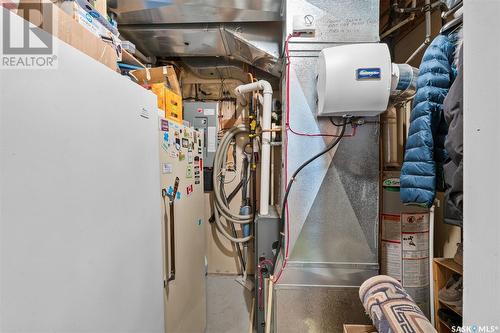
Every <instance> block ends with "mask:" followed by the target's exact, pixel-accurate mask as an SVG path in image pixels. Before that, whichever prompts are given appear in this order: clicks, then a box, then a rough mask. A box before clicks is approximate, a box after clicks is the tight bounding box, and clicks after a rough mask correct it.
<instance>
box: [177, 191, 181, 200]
mask: <svg viewBox="0 0 500 333" xmlns="http://www.w3.org/2000/svg"><path fill="white" fill-rule="evenodd" d="M177 200H181V192H177Z"/></svg>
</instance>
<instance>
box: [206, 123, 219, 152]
mask: <svg viewBox="0 0 500 333" xmlns="http://www.w3.org/2000/svg"><path fill="white" fill-rule="evenodd" d="M216 148H217V129H216V128H215V126H209V127H208V128H207V151H208V152H209V153H213V152H215V150H216Z"/></svg>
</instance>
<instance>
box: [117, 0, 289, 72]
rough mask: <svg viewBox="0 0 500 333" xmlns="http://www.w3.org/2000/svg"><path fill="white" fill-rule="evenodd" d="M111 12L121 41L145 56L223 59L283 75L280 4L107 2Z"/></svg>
mask: <svg viewBox="0 0 500 333" xmlns="http://www.w3.org/2000/svg"><path fill="white" fill-rule="evenodd" d="M109 7H110V10H111V11H113V12H114V13H115V14H116V15H117V20H118V27H119V30H120V33H121V34H122V36H124V37H125V38H126V39H128V40H130V41H131V42H133V43H134V44H135V45H136V46H137V48H138V49H140V50H141V51H142V52H143V53H144V54H145V55H149V56H156V57H159V58H161V57H163V58H171V57H200V56H201V57H226V58H228V59H234V60H239V61H242V62H244V63H246V64H249V65H252V66H254V67H256V68H259V69H261V70H263V71H265V72H267V73H271V74H272V75H274V76H278V77H279V76H280V75H281V73H280V68H281V63H280V61H279V56H280V48H281V39H282V33H281V31H282V22H281V16H280V9H281V2H278V1H272V0H267V1H259V2H258V3H255V2H254V1H238V3H237V4H233V5H232V6H227V4H226V3H225V1H216V0H212V1H181V0H175V1H169V2H166V3H161V4H159V3H158V2H157V1H129V0H111V1H110V2H109ZM228 22H229V23H228Z"/></svg>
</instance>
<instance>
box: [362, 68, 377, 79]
mask: <svg viewBox="0 0 500 333" xmlns="http://www.w3.org/2000/svg"><path fill="white" fill-rule="evenodd" d="M381 72H382V71H381V70H380V68H358V69H357V70H356V80H379V79H380V78H381Z"/></svg>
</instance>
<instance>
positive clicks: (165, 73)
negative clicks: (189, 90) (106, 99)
mask: <svg viewBox="0 0 500 333" xmlns="http://www.w3.org/2000/svg"><path fill="white" fill-rule="evenodd" d="M129 75H130V76H132V77H133V78H134V79H135V80H136V81H137V83H139V84H140V85H143V86H145V87H151V91H152V92H154V93H155V94H156V96H158V108H160V109H162V110H164V111H165V117H166V118H169V119H171V120H173V121H176V122H178V123H182V92H181V87H180V84H179V80H178V79H177V74H176V73H175V70H174V67H173V66H162V67H155V68H148V69H137V70H134V71H130V72H129Z"/></svg>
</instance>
